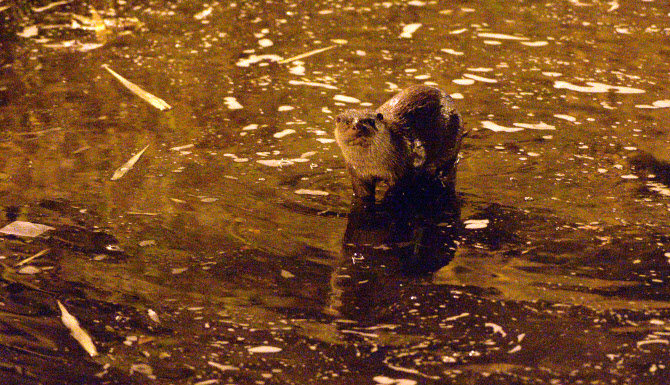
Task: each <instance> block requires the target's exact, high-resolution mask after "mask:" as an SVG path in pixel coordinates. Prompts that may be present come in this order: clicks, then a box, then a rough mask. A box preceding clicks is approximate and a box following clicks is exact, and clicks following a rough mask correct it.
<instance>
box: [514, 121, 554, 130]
mask: <svg viewBox="0 0 670 385" xmlns="http://www.w3.org/2000/svg"><path fill="white" fill-rule="evenodd" d="M513 124H514V126H515V127H521V128H528V129H531V130H555V129H556V127H555V126H552V125H551V124H547V123H545V122H540V123H534V124H531V123H513Z"/></svg>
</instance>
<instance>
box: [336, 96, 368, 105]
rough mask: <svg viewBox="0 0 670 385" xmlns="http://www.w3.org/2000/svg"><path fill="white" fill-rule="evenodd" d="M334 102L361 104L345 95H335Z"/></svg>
mask: <svg viewBox="0 0 670 385" xmlns="http://www.w3.org/2000/svg"><path fill="white" fill-rule="evenodd" d="M333 99H334V100H337V101H338V102H344V103H360V102H361V101H360V100H358V99H356V98H353V97H351V96H344V95H335V96H334V97H333Z"/></svg>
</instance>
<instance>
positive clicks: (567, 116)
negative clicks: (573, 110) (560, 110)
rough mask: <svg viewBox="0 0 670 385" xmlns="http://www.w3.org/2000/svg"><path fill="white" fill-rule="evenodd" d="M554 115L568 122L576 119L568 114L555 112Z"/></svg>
mask: <svg viewBox="0 0 670 385" xmlns="http://www.w3.org/2000/svg"><path fill="white" fill-rule="evenodd" d="M554 117H555V118H559V119H563V120H567V121H568V122H575V121H577V118H575V117H574V116H570V115H563V114H555V115H554Z"/></svg>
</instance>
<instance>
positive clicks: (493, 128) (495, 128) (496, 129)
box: [481, 120, 523, 132]
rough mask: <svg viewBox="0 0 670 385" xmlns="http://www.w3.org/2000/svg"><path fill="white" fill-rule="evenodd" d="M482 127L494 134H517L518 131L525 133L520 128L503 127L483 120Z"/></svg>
mask: <svg viewBox="0 0 670 385" xmlns="http://www.w3.org/2000/svg"><path fill="white" fill-rule="evenodd" d="M481 123H482V127H484V128H486V129H489V130H491V131H494V132H517V131H523V128H520V127H505V126H501V125H499V124H496V123H493V122H491V121H489V120H483V121H482V122H481Z"/></svg>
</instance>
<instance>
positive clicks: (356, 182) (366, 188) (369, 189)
mask: <svg viewBox="0 0 670 385" xmlns="http://www.w3.org/2000/svg"><path fill="white" fill-rule="evenodd" d="M351 184H352V185H353V187H354V198H356V199H358V200H360V201H363V202H371V203H374V201H375V185H376V183H375V181H374V180H367V179H362V178H359V177H358V176H357V175H354V174H353V173H351Z"/></svg>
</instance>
